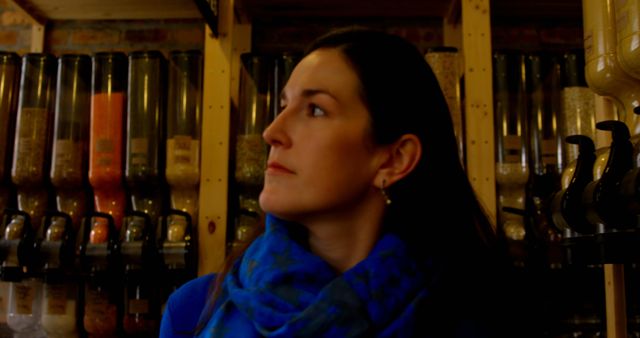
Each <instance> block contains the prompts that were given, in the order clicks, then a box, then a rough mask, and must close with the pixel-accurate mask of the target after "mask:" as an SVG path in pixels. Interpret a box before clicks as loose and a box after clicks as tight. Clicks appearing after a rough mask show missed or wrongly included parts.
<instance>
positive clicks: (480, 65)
mask: <svg viewBox="0 0 640 338" xmlns="http://www.w3.org/2000/svg"><path fill="white" fill-rule="evenodd" d="M490 21H491V20H490V13H489V0H463V1H462V45H463V50H464V65H465V66H464V67H465V68H464V78H465V83H464V85H465V95H466V98H465V129H466V149H467V165H466V168H467V174H468V176H469V179H470V180H471V184H472V185H473V188H474V189H475V191H476V194H477V195H478V197H479V198H480V201H481V203H482V204H483V205H484V207H485V209H486V211H487V213H488V214H489V216H490V217H491V218H492V219H494V220H495V217H496V180H495V148H494V121H493V79H492V74H493V71H492V54H491V22H490Z"/></svg>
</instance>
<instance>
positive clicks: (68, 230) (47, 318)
mask: <svg viewBox="0 0 640 338" xmlns="http://www.w3.org/2000/svg"><path fill="white" fill-rule="evenodd" d="M78 225H79V224H78ZM76 233H77V230H76V225H75V224H74V223H73V221H72V218H71V217H70V216H69V215H68V214H65V213H62V212H54V213H49V214H47V215H46V216H45V221H44V224H43V227H42V231H41V233H40V235H39V236H38V237H39V238H40V239H41V240H40V244H39V249H40V250H39V254H40V259H39V262H38V263H39V264H38V265H39V268H40V273H41V275H42V279H43V282H44V287H43V291H42V320H41V325H42V327H43V328H44V331H45V332H46V333H47V336H48V337H49V338H74V337H78V336H79V331H78V327H79V317H78V313H79V311H78V310H79V307H80V303H79V302H78V300H79V299H78V298H79V287H80V274H79V273H78V268H79V266H78V264H76V263H77V259H76V258H77V257H76Z"/></svg>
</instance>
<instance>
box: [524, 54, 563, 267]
mask: <svg viewBox="0 0 640 338" xmlns="http://www.w3.org/2000/svg"><path fill="white" fill-rule="evenodd" d="M525 65H526V87H527V95H528V105H527V107H528V115H529V118H528V126H529V128H528V130H529V149H530V157H529V158H530V162H529V163H530V167H529V168H530V170H529V172H530V176H529V180H528V182H527V187H526V202H525V210H526V216H527V217H526V219H527V224H528V226H527V229H528V231H527V234H526V235H527V237H528V244H529V250H530V254H531V256H532V257H531V258H533V259H534V260H537V263H539V264H541V265H542V266H549V267H559V266H560V265H561V264H562V255H561V252H562V251H561V249H560V234H559V233H558V232H557V230H556V229H555V228H553V227H552V225H551V222H550V221H551V220H550V219H549V217H548V214H547V210H548V207H549V204H550V199H551V195H552V194H553V193H554V192H555V191H556V190H558V188H559V186H560V172H561V170H562V165H563V164H562V148H561V144H562V142H561V140H560V133H559V130H558V118H559V115H560V108H561V99H560V62H559V60H558V58H557V56H555V55H552V54H544V53H530V54H528V55H527V56H526V62H525Z"/></svg>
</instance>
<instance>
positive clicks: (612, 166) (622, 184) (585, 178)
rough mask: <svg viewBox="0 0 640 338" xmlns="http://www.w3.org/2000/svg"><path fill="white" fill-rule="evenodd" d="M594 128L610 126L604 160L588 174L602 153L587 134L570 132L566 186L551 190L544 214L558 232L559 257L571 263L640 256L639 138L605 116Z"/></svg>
mask: <svg viewBox="0 0 640 338" xmlns="http://www.w3.org/2000/svg"><path fill="white" fill-rule="evenodd" d="M596 128H597V129H599V130H603V131H609V132H611V139H612V141H611V146H610V147H609V148H608V152H609V155H608V160H607V162H606V166H605V168H604V170H603V171H602V174H601V175H600V178H598V179H595V180H594V164H596V161H597V160H598V159H601V158H602V154H601V152H602V151H604V150H605V149H601V150H598V151H596V148H595V145H594V142H593V140H592V139H591V138H589V137H587V136H584V135H571V136H568V137H567V138H566V142H568V143H571V144H576V145H577V146H578V150H579V155H578V157H577V160H576V163H575V170H574V172H573V177H572V178H571V181H570V183H569V184H568V185H567V186H566V188H564V189H561V190H559V191H557V192H555V193H553V194H552V195H551V197H550V198H549V204H548V206H549V207H548V216H549V218H550V219H551V220H552V223H553V225H554V226H555V227H556V228H557V229H558V230H559V231H560V232H561V233H562V241H561V244H562V246H563V247H564V249H565V250H564V253H565V259H566V261H567V262H569V263H573V264H601V263H629V262H638V261H640V250H638V247H640V246H639V245H640V156H639V155H640V142H637V143H636V144H635V145H634V144H633V142H632V139H631V135H630V132H629V128H628V127H627V125H626V124H625V123H623V122H621V121H616V120H608V121H601V122H598V123H597V124H596Z"/></svg>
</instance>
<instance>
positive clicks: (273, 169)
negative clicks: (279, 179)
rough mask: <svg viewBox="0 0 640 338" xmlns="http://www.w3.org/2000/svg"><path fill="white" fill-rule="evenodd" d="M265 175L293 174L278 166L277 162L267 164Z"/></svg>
mask: <svg viewBox="0 0 640 338" xmlns="http://www.w3.org/2000/svg"><path fill="white" fill-rule="evenodd" d="M267 173H269V174H277V173H284V174H295V173H294V172H293V171H292V170H291V169H289V168H287V167H285V166H283V165H282V164H280V163H278V162H269V163H267Z"/></svg>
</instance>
